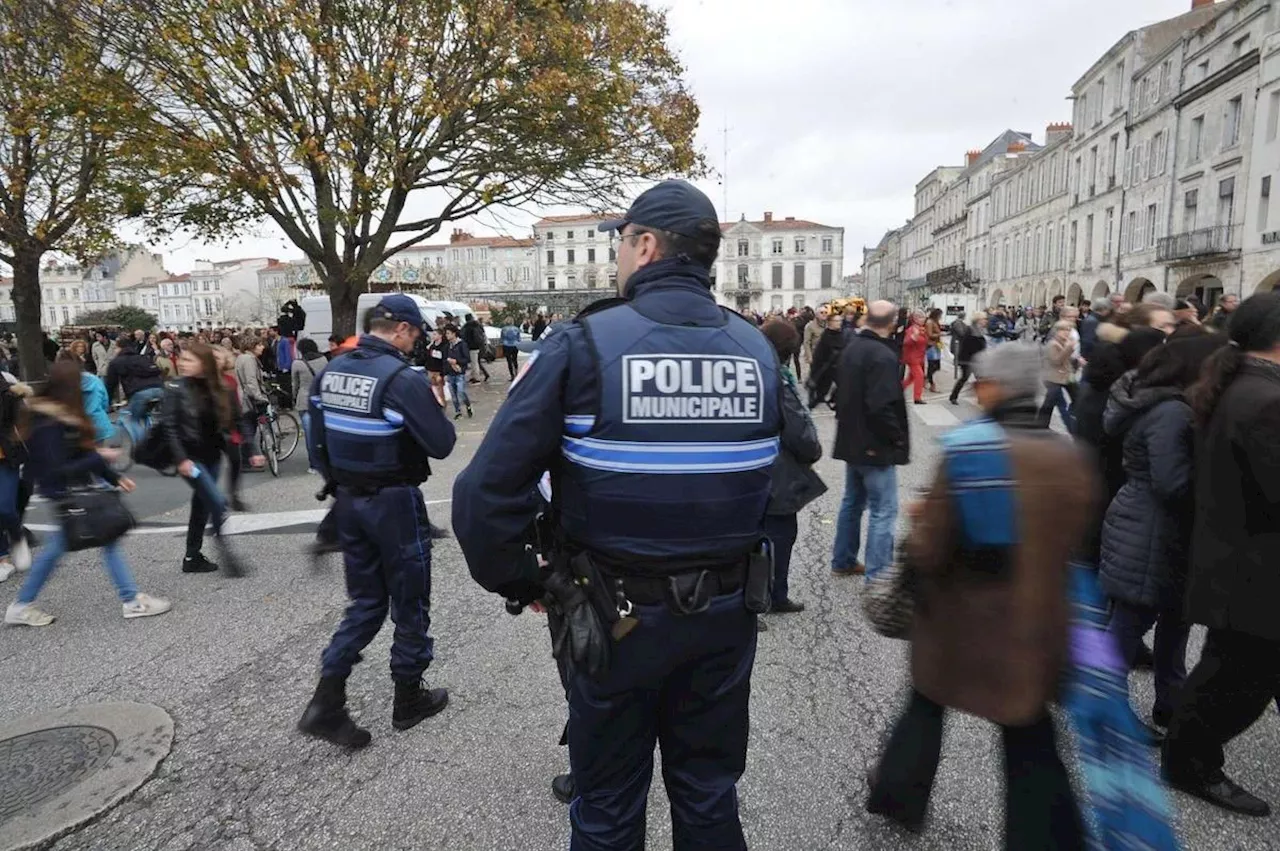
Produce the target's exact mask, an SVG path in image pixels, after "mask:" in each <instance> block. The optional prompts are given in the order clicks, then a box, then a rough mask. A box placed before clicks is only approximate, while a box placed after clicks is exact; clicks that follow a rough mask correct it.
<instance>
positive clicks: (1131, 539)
mask: <svg viewBox="0 0 1280 851" xmlns="http://www.w3.org/2000/svg"><path fill="white" fill-rule="evenodd" d="M1104 427H1105V429H1106V432H1107V436H1108V439H1110V440H1112V441H1115V442H1118V443H1120V444H1121V445H1122V447H1123V450H1122V451H1123V457H1124V472H1125V483H1124V485H1123V486H1122V487H1121V488H1120V491H1119V492H1118V493H1117V494H1116V495H1115V498H1114V499H1112V500H1111V505H1110V507H1108V508H1107V511H1106V517H1105V519H1104V521H1103V525H1102V550H1101V557H1100V559H1099V563H1098V569H1099V579H1100V580H1101V583H1102V588H1103V590H1104V591H1106V592H1107V594H1108V595H1110V596H1111V597H1113V598H1115V599H1117V600H1123V601H1124V602H1126V603H1130V604H1132V605H1135V606H1155V607H1159V608H1161V609H1168V608H1173V609H1175V610H1176V609H1178V608H1179V606H1180V604H1181V602H1182V597H1183V592H1184V591H1185V588H1186V581H1187V561H1188V558H1189V557H1190V547H1191V522H1192V519H1193V511H1192V505H1193V503H1192V469H1193V466H1192V465H1193V463H1194V449H1193V442H1194V416H1193V415H1192V412H1191V407H1190V406H1189V405H1188V404H1187V403H1186V401H1185V400H1184V399H1183V397H1182V393H1181V392H1180V391H1179V390H1178V389H1177V388H1175V387H1141V386H1139V385H1137V382H1136V381H1135V379H1134V373H1132V372H1130V373H1127V374H1125V375H1124V376H1123V377H1122V378H1121V379H1120V380H1119V381H1117V382H1116V383H1115V384H1114V385H1113V386H1112V388H1111V398H1110V400H1109V401H1108V402H1107V411H1106V415H1105V420H1104Z"/></svg>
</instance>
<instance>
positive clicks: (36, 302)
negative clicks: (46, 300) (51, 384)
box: [13, 246, 49, 381]
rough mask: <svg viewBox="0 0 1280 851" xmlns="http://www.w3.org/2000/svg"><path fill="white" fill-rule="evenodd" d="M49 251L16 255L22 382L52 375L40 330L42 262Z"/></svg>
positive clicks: (24, 251)
mask: <svg viewBox="0 0 1280 851" xmlns="http://www.w3.org/2000/svg"><path fill="white" fill-rule="evenodd" d="M44 252H45V249H44V248H41V247H39V246H22V247H20V248H17V249H15V250H14V252H13V312H14V315H15V317H16V318H17V320H18V360H19V362H20V364H21V366H22V376H21V377H22V379H23V380H25V381H39V380H42V379H43V378H44V377H45V376H47V375H48V374H49V364H48V363H47V362H46V361H45V359H44V339H45V337H44V332H43V331H41V330H40V258H41V257H43V256H44Z"/></svg>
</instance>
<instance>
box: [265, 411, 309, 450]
mask: <svg viewBox="0 0 1280 851" xmlns="http://www.w3.org/2000/svg"><path fill="white" fill-rule="evenodd" d="M271 430H272V431H273V432H275V434H274V437H275V441H276V456H277V457H279V459H280V460H281V461H287V460H289V457H290V456H291V455H293V453H294V452H295V451H296V450H297V449H298V436H299V435H301V434H302V423H301V421H299V420H298V415H297V414H295V413H293V412H292V411H280V412H279V413H278V414H277V415H276V421H275V422H274V423H272V424H271Z"/></svg>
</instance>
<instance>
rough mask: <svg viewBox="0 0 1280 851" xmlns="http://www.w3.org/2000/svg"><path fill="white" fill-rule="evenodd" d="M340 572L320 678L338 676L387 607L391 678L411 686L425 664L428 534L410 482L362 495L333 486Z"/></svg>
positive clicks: (423, 512)
mask: <svg viewBox="0 0 1280 851" xmlns="http://www.w3.org/2000/svg"><path fill="white" fill-rule="evenodd" d="M334 514H335V516H336V518H337V525H338V540H339V542H340V543H341V544H342V558H343V564H344V566H345V568H346V571H345V572H346V577H347V596H349V597H350V598H351V603H350V605H348V606H347V613H346V615H345V616H344V617H343V618H342V623H341V624H339V626H338V631H337V632H335V633H334V634H333V640H332V641H331V642H329V647H328V648H327V649H326V650H325V651H324V655H323V656H322V657H321V666H320V668H321V674H322V675H323V676H326V677H346V676H348V675H349V674H350V673H351V668H352V667H353V666H354V665H355V664H356V663H357V662H359V661H360V651H362V650H364V648H365V647H367V646H368V644H369V642H370V641H372V640H373V639H374V636H376V635H377V634H378V631H379V630H380V629H382V623H383V621H385V620H386V617H387V610H388V608H390V611H391V619H392V620H393V621H394V622H395V625H396V630H395V636H394V638H393V640H392V644H391V676H392V678H393V679H395V680H400V681H403V682H417V681H418V680H419V679H420V678H421V677H422V672H423V671H425V670H426V669H427V666H428V665H429V664H431V659H432V652H431V651H432V646H433V644H434V642H433V641H432V639H431V636H430V635H428V634H427V630H428V629H429V628H430V626H431V615H430V606H431V535H430V532H429V526H428V524H427V506H426V503H425V502H424V501H423V499H422V491H420V490H418V488H416V487H414V486H411V485H404V486H400V487H389V488H383V489H382V490H380V491H378V492H377V493H374V494H371V495H368V496H358V495H356V494H353V493H352V492H351V491H350V490H349V489H348V488H345V487H339V488H338V501H337V505H336V506H335V507H334Z"/></svg>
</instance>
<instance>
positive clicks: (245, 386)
mask: <svg viewBox="0 0 1280 851" xmlns="http://www.w3.org/2000/svg"><path fill="white" fill-rule="evenodd" d="M266 351H267V350H266V349H264V350H263V353H264V354H265V353H266ZM236 381H238V382H239V383H240V410H241V412H242V413H246V414H247V413H249V411H252V410H253V409H254V406H255V405H265V404H266V403H267V402H268V401H269V400H268V399H267V391H266V389H264V388H263V386H262V364H261V363H259V362H258V359H257V358H255V357H254V356H253V352H241V353H240V354H238V355H236Z"/></svg>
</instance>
